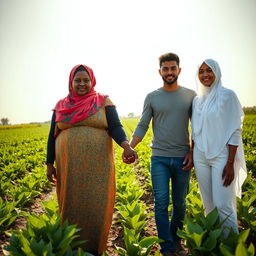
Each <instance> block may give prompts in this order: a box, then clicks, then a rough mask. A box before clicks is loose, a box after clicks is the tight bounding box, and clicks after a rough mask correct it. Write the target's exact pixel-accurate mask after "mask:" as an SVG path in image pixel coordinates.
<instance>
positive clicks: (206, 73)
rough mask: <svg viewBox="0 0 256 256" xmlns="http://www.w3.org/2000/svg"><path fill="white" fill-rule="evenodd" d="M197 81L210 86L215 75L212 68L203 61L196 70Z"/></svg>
mask: <svg viewBox="0 0 256 256" xmlns="http://www.w3.org/2000/svg"><path fill="white" fill-rule="evenodd" d="M198 78H199V81H200V82H201V83H202V84H203V85H204V86H208V87H210V86H211V85H212V84H213V82H214V81H215V75H214V73H213V71H212V69H211V68H210V67H209V66H208V65H207V64H206V63H205V62H204V63H203V64H202V65H201V66H200V68H199V72H198Z"/></svg>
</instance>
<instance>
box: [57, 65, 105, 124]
mask: <svg viewBox="0 0 256 256" xmlns="http://www.w3.org/2000/svg"><path fill="white" fill-rule="evenodd" d="M80 66H82V67H84V68H85V69H86V71H87V73H88V74H89V76H90V78H91V84H92V87H91V90H90V91H89V92H88V93H87V94H85V95H83V96H79V95H77V94H76V93H75V92H74V90H73V87H72V81H73V78H74V76H75V72H76V70H77V69H78V68H79V67H80ZM95 85H96V79H95V76H94V74H93V71H92V69H91V68H89V67H87V66H86V65H83V64H79V65H76V66H75V67H73V69H72V70H71V72H70V75H69V94H68V96H67V97H65V98H63V99H61V100H60V101H59V102H58V103H57V104H56V106H55V108H54V110H55V112H56V120H55V121H56V122H65V123H76V122H79V121H82V120H84V119H86V118H87V117H89V116H92V115H94V114H95V113H97V112H98V111H99V109H100V108H101V107H102V105H103V103H104V101H105V98H106V97H108V96H107V95H103V94H100V93H98V92H96V91H95V90H94V87H95Z"/></svg>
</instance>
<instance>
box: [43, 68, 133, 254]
mask: <svg viewBox="0 0 256 256" xmlns="http://www.w3.org/2000/svg"><path fill="white" fill-rule="evenodd" d="M95 85H96V79H95V77H94V74H93V71H92V69H91V68H89V67H88V66H86V65H82V64H81V65H76V66H75V67H74V68H73V69H72V70H71V73H70V76H69V94H68V96H67V97H65V98H64V99H61V100H60V101H59V102H58V103H57V104H56V106H55V108H54V112H53V116H52V122H51V129H50V133H49V139H48V146H47V161H46V164H47V177H48V179H49V181H51V182H56V188H57V198H58V204H59V210H60V213H61V215H62V218H63V220H66V219H67V220H68V221H69V223H70V224H77V226H78V228H80V229H81V231H80V232H79V235H80V238H79V239H81V240H86V243H85V244H84V245H82V246H81V247H82V248H83V249H84V250H86V251H87V252H91V253H93V254H94V255H101V254H102V253H103V252H104V251H105V250H106V244H107V238H108V233H109V230H110V226H111V222H112V215H113V210H114V202H115V172H114V154H113V140H112V138H113V139H114V140H115V141H116V143H117V144H119V145H120V146H121V147H122V148H123V150H124V151H123V155H122V157H123V161H124V162H125V163H132V162H134V161H135V160H136V159H137V154H136V152H135V151H134V150H133V149H132V148H131V147H130V146H129V143H128V140H127V137H126V135H125V132H124V130H123V127H122V125H121V122H120V120H119V118H118V114H117V111H116V108H115V106H114V104H113V103H112V102H111V100H110V99H109V97H108V96H107V95H103V94H100V93H98V92H96V91H95V89H94V88H95ZM54 162H55V166H56V169H55V166H54Z"/></svg>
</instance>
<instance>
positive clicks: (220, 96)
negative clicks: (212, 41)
mask: <svg viewBox="0 0 256 256" xmlns="http://www.w3.org/2000/svg"><path fill="white" fill-rule="evenodd" d="M196 80H197V85H198V96H197V97H195V98H194V101H193V113H192V137H193V142H194V166H195V172H196V176H197V180H198V184H199V189H200V192H201V195H202V199H203V204H204V207H205V211H206V214H208V213H209V212H210V211H212V210H213V209H214V208H215V207H217V209H218V212H219V216H220V219H221V220H225V219H226V220H225V222H224V224H223V225H224V226H225V227H228V228H232V229H233V230H234V231H235V232H237V233H238V225H237V212H236V196H239V197H241V186H242V184H243V182H244V180H245V178H246V175H247V174H246V166H245V159H244V151H243V145H242V136H241V131H242V122H243V117H244V113H243V110H242V107H241V104H240V103H239V100H238V98H237V96H236V95H235V93H234V92H233V91H232V90H230V89H227V88H224V87H223V86H222V84H221V71H220V67H219V64H218V63H217V62H216V61H215V60H212V59H206V60H204V61H203V62H202V63H201V65H200V66H199V68H198V72H197V77H196ZM227 234H228V229H225V235H227Z"/></svg>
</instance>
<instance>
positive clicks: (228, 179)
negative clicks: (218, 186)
mask: <svg viewBox="0 0 256 256" xmlns="http://www.w3.org/2000/svg"><path fill="white" fill-rule="evenodd" d="M234 178H235V172H234V163H232V162H227V163H226V165H225V167H224V170H223V173H222V179H223V180H224V182H223V186H224V187H228V186H229V185H230V184H231V183H232V181H233V180H234Z"/></svg>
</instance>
